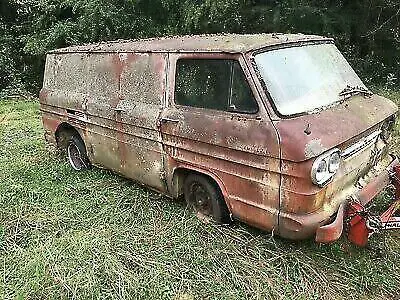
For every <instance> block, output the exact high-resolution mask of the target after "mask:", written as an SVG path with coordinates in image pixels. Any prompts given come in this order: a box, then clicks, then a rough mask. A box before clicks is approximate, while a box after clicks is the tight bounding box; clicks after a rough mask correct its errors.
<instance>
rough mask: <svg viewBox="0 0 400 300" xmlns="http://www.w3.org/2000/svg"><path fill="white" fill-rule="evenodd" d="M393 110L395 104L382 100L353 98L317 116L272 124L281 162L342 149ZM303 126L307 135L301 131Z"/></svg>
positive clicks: (308, 157) (309, 115) (322, 111)
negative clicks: (279, 137) (275, 128)
mask: <svg viewBox="0 0 400 300" xmlns="http://www.w3.org/2000/svg"><path fill="white" fill-rule="evenodd" d="M396 111H397V106H396V104H394V103H393V102H392V101H390V100H388V99H386V98H384V97H380V96H377V95H373V96H371V97H363V96H353V97H352V98H351V99H348V100H346V101H345V102H343V103H339V104H337V105H335V106H333V107H331V108H327V109H324V110H321V111H320V112H318V113H313V114H306V115H303V116H299V117H296V118H291V119H282V120H280V121H276V122H274V123H275V126H276V127H277V130H278V131H279V135H280V136H281V147H282V159H284V160H290V161H294V162H301V161H304V160H307V159H312V158H314V157H316V156H318V155H320V154H321V153H323V152H325V151H326V150H329V149H332V148H333V147H339V148H340V147H342V148H344V147H345V146H346V145H347V144H346V142H348V141H350V140H354V138H356V139H358V138H359V135H362V134H363V133H364V132H366V131H368V130H370V129H371V128H374V127H375V126H376V125H377V124H379V123H380V122H382V121H383V120H385V119H386V118H388V117H390V116H392V115H393V114H394V113H396ZM307 127H308V129H309V130H310V133H309V134H306V133H305V132H304V131H305V129H306V128H307Z"/></svg>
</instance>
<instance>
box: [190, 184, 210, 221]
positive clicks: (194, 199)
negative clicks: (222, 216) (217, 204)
mask: <svg viewBox="0 0 400 300" xmlns="http://www.w3.org/2000/svg"><path fill="white" fill-rule="evenodd" d="M189 192H190V194H189V201H190V203H191V204H192V205H193V208H194V209H195V211H196V212H199V213H202V214H204V215H206V216H211V215H212V205H211V196H210V194H209V193H208V192H207V190H206V189H205V187H204V186H203V185H201V184H200V183H198V182H194V183H192V184H191V186H190V190H189Z"/></svg>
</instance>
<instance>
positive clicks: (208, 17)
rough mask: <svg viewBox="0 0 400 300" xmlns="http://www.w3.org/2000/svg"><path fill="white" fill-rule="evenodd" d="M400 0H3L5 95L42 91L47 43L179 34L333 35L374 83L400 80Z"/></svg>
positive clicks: (0, 50)
mask: <svg viewBox="0 0 400 300" xmlns="http://www.w3.org/2000/svg"><path fill="white" fill-rule="evenodd" d="M399 24H400V1H399V0H347V1H345V0H342V1H327V0H319V1H317V0H299V1H291V0H282V1H274V0H220V1H211V0H64V1H62V0H25V1H24V0H0V96H2V95H3V96H4V95H7V94H8V95H9V94H28V93H30V94H33V95H37V93H38V91H39V89H40V86H41V81H42V74H43V67H44V59H45V54H46V52H47V51H48V50H50V49H54V48H58V47H64V46H69V45H74V44H83V43H89V42H97V41H104V40H115V39H132V38H144V37H154V36H164V35H177V34H197V33H216V32H236V33H253V32H285V33H287V32H290V33H297V32H302V33H312V34H320V35H324V36H330V37H334V38H335V39H336V43H337V45H338V46H339V49H340V50H341V51H342V52H343V53H344V55H345V56H346V57H347V59H348V60H349V61H350V63H351V64H352V66H353V67H354V68H355V69H356V70H357V71H358V72H359V73H360V74H361V76H362V78H363V79H364V81H365V82H366V83H368V84H370V85H371V84H372V85H379V86H388V87H390V88H396V87H398V85H399V83H400V79H399V78H400V28H399Z"/></svg>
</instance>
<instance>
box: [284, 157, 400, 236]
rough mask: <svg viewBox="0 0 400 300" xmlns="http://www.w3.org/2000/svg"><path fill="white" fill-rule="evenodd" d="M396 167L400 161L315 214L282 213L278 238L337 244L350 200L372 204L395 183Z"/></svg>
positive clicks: (339, 196) (345, 192)
mask: <svg viewBox="0 0 400 300" xmlns="http://www.w3.org/2000/svg"><path fill="white" fill-rule="evenodd" d="M396 166H399V160H398V159H397V158H393V160H392V161H391V162H390V164H389V165H388V166H387V167H386V168H384V169H383V170H381V171H379V172H377V173H375V174H374V175H373V179H371V180H369V181H368V184H366V185H364V186H363V187H362V188H359V187H356V186H353V187H351V188H350V189H348V190H343V191H340V192H339V193H338V195H337V198H336V199H335V201H331V202H330V204H328V205H327V206H325V207H323V208H322V209H320V210H319V211H317V212H315V213H312V214H306V215H296V214H287V213H281V215H280V225H279V235H280V236H282V237H285V238H289V239H296V240H299V239H305V238H309V237H311V236H313V235H315V240H316V241H317V242H319V243H330V242H333V241H336V240H337V239H339V238H340V236H341V235H342V233H343V228H344V218H345V215H346V212H347V209H348V203H349V200H350V199H351V200H352V201H354V202H359V203H361V204H362V205H365V204H367V203H368V202H370V201H371V200H372V199H373V198H375V197H376V196H377V195H378V194H379V193H380V192H381V191H382V190H383V189H385V188H386V187H387V186H389V185H390V184H391V183H392V181H391V178H392V175H391V174H392V173H393V170H394V169H395V167H396ZM399 190H400V187H399Z"/></svg>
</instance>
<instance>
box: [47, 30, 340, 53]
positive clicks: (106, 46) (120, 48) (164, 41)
mask: <svg viewBox="0 0 400 300" xmlns="http://www.w3.org/2000/svg"><path fill="white" fill-rule="evenodd" d="M313 41H331V42H332V41H333V39H331V38H326V37H322V36H317V35H304V34H280V33H261V34H207V35H187V36H174V37H161V38H151V39H141V40H117V41H109V42H101V43H96V44H87V45H82V46H72V47H67V48H61V49H56V50H53V51H50V52H49V53H73V52H229V53H244V52H248V51H252V50H257V49H261V48H265V47H270V46H276V45H281V44H297V43H303V42H313Z"/></svg>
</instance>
